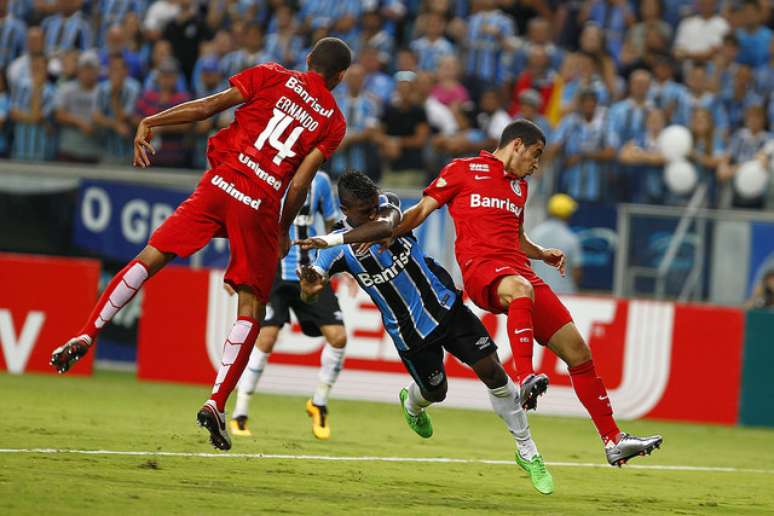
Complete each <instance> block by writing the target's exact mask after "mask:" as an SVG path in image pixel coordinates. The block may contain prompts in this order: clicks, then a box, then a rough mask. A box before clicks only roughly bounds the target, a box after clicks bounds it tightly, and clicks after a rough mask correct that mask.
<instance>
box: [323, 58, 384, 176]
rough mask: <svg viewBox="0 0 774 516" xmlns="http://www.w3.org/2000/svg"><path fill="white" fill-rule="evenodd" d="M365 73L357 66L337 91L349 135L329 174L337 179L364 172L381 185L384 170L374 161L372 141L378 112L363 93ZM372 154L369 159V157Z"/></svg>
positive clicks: (342, 144) (340, 148) (360, 66)
mask: <svg viewBox="0 0 774 516" xmlns="http://www.w3.org/2000/svg"><path fill="white" fill-rule="evenodd" d="M364 83H365V69H364V68H363V65H361V64H358V63H355V64H353V65H352V66H350V68H349V70H347V73H346V75H345V76H344V83H343V85H342V86H341V87H339V88H337V89H336V91H335V92H336V103H337V104H338V105H339V109H340V110H341V112H342V113H343V114H344V119H345V120H346V121H347V132H346V134H345V135H344V139H343V140H342V141H341V144H340V145H339V148H338V150H337V151H336V153H335V154H334V155H333V159H332V160H331V165H330V172H331V175H332V176H333V177H334V178H335V177H338V176H340V175H341V174H343V173H344V172H346V171H347V170H361V171H363V172H365V173H366V174H368V176H369V177H371V179H373V180H374V181H378V180H379V178H380V176H381V167H380V166H379V163H378V160H375V159H373V155H374V154H375V150H376V149H375V148H374V147H373V145H372V144H371V137H372V134H373V132H374V130H375V129H376V127H377V125H378V124H379V111H378V109H377V107H376V104H375V103H374V101H373V100H372V99H371V98H370V97H369V96H368V95H367V94H366V92H365V90H364V89H363V84H364ZM369 154H370V156H369Z"/></svg>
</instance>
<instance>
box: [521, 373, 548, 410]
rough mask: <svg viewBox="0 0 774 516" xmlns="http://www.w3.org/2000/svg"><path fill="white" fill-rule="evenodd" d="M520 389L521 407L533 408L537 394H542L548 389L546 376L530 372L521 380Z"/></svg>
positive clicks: (535, 404) (525, 408)
mask: <svg viewBox="0 0 774 516" xmlns="http://www.w3.org/2000/svg"><path fill="white" fill-rule="evenodd" d="M520 389H521V391H520V393H519V397H520V401H521V408H523V409H524V410H535V409H536V408H537V399H538V396H542V395H543V394H545V392H546V390H548V377H547V376H546V375H544V374H531V375H529V376H527V377H526V378H525V379H524V381H523V382H521V386H520Z"/></svg>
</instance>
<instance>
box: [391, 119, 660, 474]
mask: <svg viewBox="0 0 774 516" xmlns="http://www.w3.org/2000/svg"><path fill="white" fill-rule="evenodd" d="M544 148H545V136H544V135H543V132H542V131H541V130H540V129H539V128H538V127H537V126H536V125H534V124H533V123H531V122H529V121H527V120H516V121H514V122H512V123H511V124H510V125H508V126H507V127H506V128H505V130H504V131H503V134H502V136H501V138H500V143H499V145H498V147H497V149H496V150H495V151H494V153H489V152H486V151H482V152H481V154H480V155H479V156H478V157H474V158H461V159H456V160H454V161H452V162H451V163H449V164H448V165H447V166H446V167H444V169H443V170H442V171H441V173H440V175H439V176H438V177H437V178H436V179H435V180H434V181H433V182H432V183H431V184H430V185H429V186H428V187H427V188H426V189H425V191H424V196H423V197H422V199H421V200H420V202H419V203H417V204H416V205H414V206H413V207H411V208H410V209H408V210H407V211H406V212H405V213H404V216H403V221H402V222H401V224H400V226H399V227H398V229H397V230H396V232H395V234H396V235H401V234H403V233H406V232H409V231H411V230H412V229H414V228H415V227H417V226H418V225H419V224H421V223H422V221H424V220H425V218H427V216H428V215H430V213H432V212H433V211H434V210H436V209H438V208H440V207H441V206H443V205H448V206H449V213H450V214H451V216H452V218H453V219H454V224H455V228H456V230H457V240H456V244H455V254H456V257H457V262H458V263H459V266H460V269H461V270H462V276H463V281H464V283H465V290H466V291H467V293H468V295H469V296H470V298H471V299H472V300H473V301H474V302H475V303H476V304H477V305H478V306H480V307H481V308H483V309H484V310H488V311H489V312H492V313H495V314H500V313H505V314H507V315H508V338H509V340H510V344H511V350H512V352H513V357H514V361H515V363H516V372H517V374H518V377H519V381H520V384H521V391H522V393H521V403H522V405H523V406H524V408H527V409H534V408H535V407H536V406H537V397H538V396H539V395H540V394H542V393H543V392H545V390H546V388H547V387H548V378H547V377H546V376H545V375H536V374H535V372H534V370H533V369H532V347H533V342H532V341H533V338H534V339H535V340H537V341H538V343H540V344H542V345H543V346H547V347H548V348H549V349H550V350H551V351H553V352H554V353H556V354H557V355H558V356H559V357H560V358H561V359H562V360H564V361H565V362H566V363H567V365H568V366H569V371H570V377H571V379H572V385H573V387H574V389H575V393H576V395H577V396H578V399H579V400H580V401H581V403H582V404H583V406H584V407H586V410H588V412H589V414H590V415H591V418H592V420H593V421H594V424H595V425H596V427H597V430H598V431H599V434H600V436H601V437H602V440H603V442H604V443H605V450H606V455H607V460H608V462H609V463H610V464H611V465H619V466H620V465H621V464H623V463H625V462H626V461H628V460H629V459H630V458H632V457H635V456H637V455H643V454H645V453H650V452H651V451H652V450H653V449H654V448H657V447H659V446H660V444H661V441H662V439H661V436H658V435H657V436H652V437H646V438H639V437H636V436H632V435H629V434H625V433H623V432H621V431H620V430H619V428H618V425H617V424H616V422H615V419H613V410H612V407H611V406H610V401H609V400H608V397H607V391H606V389H605V386H604V384H603V383H602V380H601V379H600V378H599V377H598V376H597V373H596V372H595V370H594V362H593V360H592V358H591V351H590V349H589V347H588V345H587V344H586V342H585V341H584V340H583V337H581V335H580V333H578V330H577V328H576V327H575V324H574V323H573V321H572V317H571V316H570V313H569V312H568V311H567V308H565V307H564V305H563V304H562V302H561V301H560V300H559V298H558V297H557V296H556V294H554V292H553V291H552V290H551V288H550V287H549V286H548V285H547V284H546V283H544V282H543V281H542V280H541V279H540V278H539V277H538V276H537V275H536V274H535V273H534V272H533V271H532V268H531V267H530V259H534V260H543V261H544V262H546V263H548V264H549V265H553V266H555V267H557V268H559V270H560V271H561V272H562V273H564V262H565V257H564V253H562V251H560V250H558V249H544V248H542V247H540V246H539V245H537V244H535V243H534V242H532V241H531V240H530V239H529V238H528V237H527V235H526V234H525V233H524V204H525V202H526V200H527V181H526V177H527V176H529V175H531V174H532V173H533V172H535V170H537V167H538V162H539V161H540V157H541V155H542V153H543V149H544Z"/></svg>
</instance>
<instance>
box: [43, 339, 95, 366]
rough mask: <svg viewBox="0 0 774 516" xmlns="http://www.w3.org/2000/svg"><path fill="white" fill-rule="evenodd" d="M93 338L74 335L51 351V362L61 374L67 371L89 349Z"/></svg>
mask: <svg viewBox="0 0 774 516" xmlns="http://www.w3.org/2000/svg"><path fill="white" fill-rule="evenodd" d="M90 346H91V339H90V338H89V337H88V336H86V335H81V336H80V337H73V338H72V339H70V340H68V341H67V342H66V343H64V344H63V345H61V346H59V347H58V348H56V349H55V350H54V352H53V353H51V360H50V362H49V363H50V364H51V365H52V366H53V367H54V369H56V372H57V373H59V374H62V373H66V372H67V371H68V370H69V369H70V368H71V367H72V366H73V364H75V363H76V362H77V361H78V360H80V359H81V357H83V356H84V355H85V354H86V353H88V351H89V347H90Z"/></svg>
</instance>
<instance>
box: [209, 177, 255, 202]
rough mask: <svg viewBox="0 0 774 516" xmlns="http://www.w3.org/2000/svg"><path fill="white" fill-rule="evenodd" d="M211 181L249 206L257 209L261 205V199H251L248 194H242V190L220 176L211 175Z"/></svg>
mask: <svg viewBox="0 0 774 516" xmlns="http://www.w3.org/2000/svg"><path fill="white" fill-rule="evenodd" d="M211 182H212V184H213V185H215V186H217V187H218V188H220V189H221V190H223V191H224V192H226V193H227V194H229V195H230V196H231V197H233V198H234V199H236V200H237V201H239V202H241V203H242V204H245V205H247V206H250V207H251V208H252V209H254V210H258V208H260V207H261V199H253V198H252V197H250V196H249V195H245V194H243V193H242V192H240V191H239V190H237V189H236V188H234V183H229V182H227V181H226V180H225V179H223V178H222V177H220V176H215V177H213V178H212V181H211Z"/></svg>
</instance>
